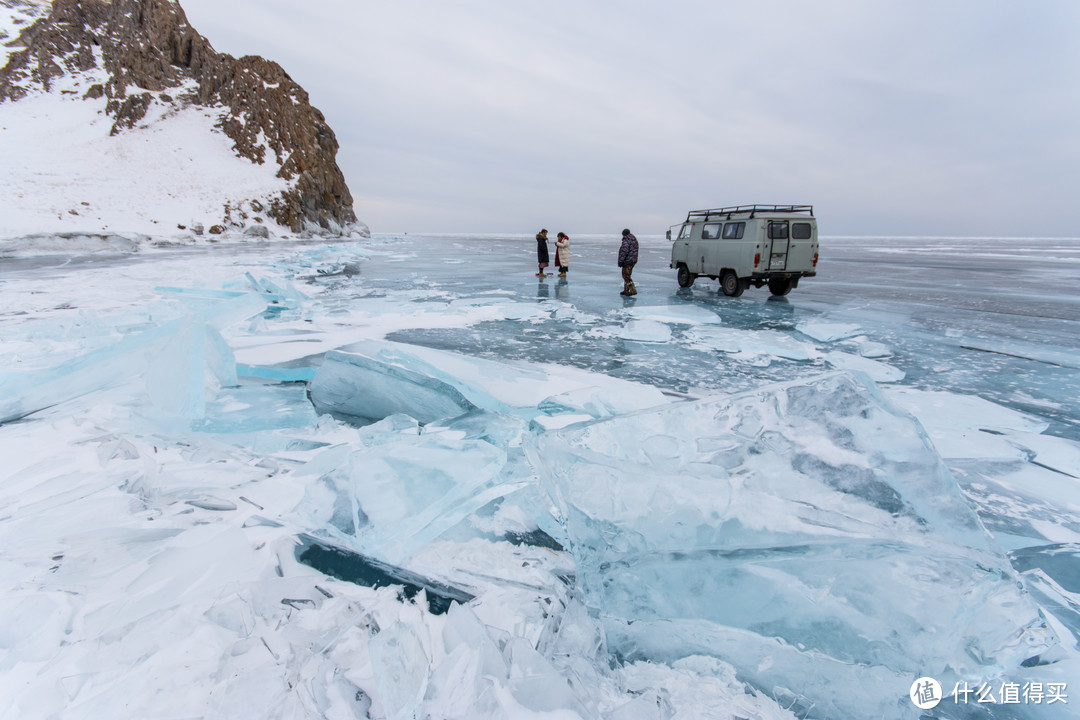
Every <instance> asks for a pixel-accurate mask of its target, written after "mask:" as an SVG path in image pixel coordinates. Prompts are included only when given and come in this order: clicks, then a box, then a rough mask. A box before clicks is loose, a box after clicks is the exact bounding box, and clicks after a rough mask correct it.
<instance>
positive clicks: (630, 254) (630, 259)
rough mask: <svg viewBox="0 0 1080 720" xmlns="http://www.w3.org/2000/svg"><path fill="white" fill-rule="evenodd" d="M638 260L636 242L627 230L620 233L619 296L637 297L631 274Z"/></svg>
mask: <svg viewBox="0 0 1080 720" xmlns="http://www.w3.org/2000/svg"><path fill="white" fill-rule="evenodd" d="M637 259H638V242H637V238H636V237H634V234H633V233H632V232H630V229H629V228H626V229H624V230H623V231H622V245H621V246H620V247H619V267H621V268H622V279H623V290H622V292H621V293H619V294H620V295H637V288H636V287H635V286H634V279H633V277H632V273H633V272H634V265H636V264H637Z"/></svg>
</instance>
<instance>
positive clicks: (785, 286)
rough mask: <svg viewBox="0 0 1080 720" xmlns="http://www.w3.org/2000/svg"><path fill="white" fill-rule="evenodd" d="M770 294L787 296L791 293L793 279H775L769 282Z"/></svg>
mask: <svg viewBox="0 0 1080 720" xmlns="http://www.w3.org/2000/svg"><path fill="white" fill-rule="evenodd" d="M769 292H771V293H772V294H773V295H776V296H780V295H787V294H788V293H789V292H791V278H774V279H773V280H770V281H769Z"/></svg>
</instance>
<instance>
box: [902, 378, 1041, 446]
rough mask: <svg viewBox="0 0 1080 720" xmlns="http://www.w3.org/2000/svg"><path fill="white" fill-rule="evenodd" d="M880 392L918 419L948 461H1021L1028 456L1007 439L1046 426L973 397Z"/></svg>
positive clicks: (903, 389) (913, 392) (910, 390)
mask: <svg viewBox="0 0 1080 720" xmlns="http://www.w3.org/2000/svg"><path fill="white" fill-rule="evenodd" d="M882 392H883V394H884V395H885V397H886V398H887V399H888V400H889V402H891V403H893V404H894V405H896V406H897V407H899V408H902V409H904V410H906V411H907V412H910V413H911V414H912V415H914V416H915V417H916V418H918V420H919V422H920V423H922V425H923V427H924V428H926V432H927V434H928V435H929V436H930V439H931V440H933V441H934V446H935V447H936V448H937V451H938V452H939V453H941V455H942V457H945V458H949V459H954V458H997V459H1024V458H1026V455H1027V453H1026V451H1025V450H1024V449H1023V448H1022V444H1018V443H1016V442H1010V441H1009V438H1010V436H1012V435H1014V434H1020V435H1023V436H1028V435H1031V434H1036V435H1037V434H1038V433H1041V432H1043V431H1044V430H1046V428H1047V427H1048V426H1049V425H1048V423H1047V422H1046V421H1044V420H1041V419H1039V418H1036V417H1033V416H1031V415H1028V414H1026V413H1022V412H1018V411H1016V410H1011V409H1009V408H1007V407H1004V406H1002V405H998V404H997V403H993V402H990V401H989V400H985V399H983V398H980V397H977V396H974V395H961V394H959V393H950V392H944V391H929V390H917V389H915V388H906V387H896V388H885V389H883V390H882ZM1033 442H1034V443H1038V442H1039V441H1037V440H1035V441H1033Z"/></svg>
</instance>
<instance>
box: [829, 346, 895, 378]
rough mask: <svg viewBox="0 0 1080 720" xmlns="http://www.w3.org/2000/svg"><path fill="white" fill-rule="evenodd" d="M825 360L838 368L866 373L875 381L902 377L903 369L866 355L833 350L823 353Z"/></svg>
mask: <svg viewBox="0 0 1080 720" xmlns="http://www.w3.org/2000/svg"><path fill="white" fill-rule="evenodd" d="M825 361H826V362H827V363H829V364H830V365H832V366H833V367H835V368H839V369H840V370H854V371H856V372H862V373H866V374H867V375H869V376H870V378H871V379H872V380H874V381H875V382H899V381H900V380H903V379H904V371H903V370H900V369H898V368H895V367H893V366H892V365H888V364H886V363H883V362H880V361H878V360H871V359H870V358H867V357H861V356H859V355H852V354H851V353H846V352H839V351H833V352H829V353H826V354H825Z"/></svg>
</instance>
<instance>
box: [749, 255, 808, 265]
mask: <svg viewBox="0 0 1080 720" xmlns="http://www.w3.org/2000/svg"><path fill="white" fill-rule="evenodd" d="M754 264H755V265H757V263H754ZM814 267H817V253H814Z"/></svg>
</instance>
